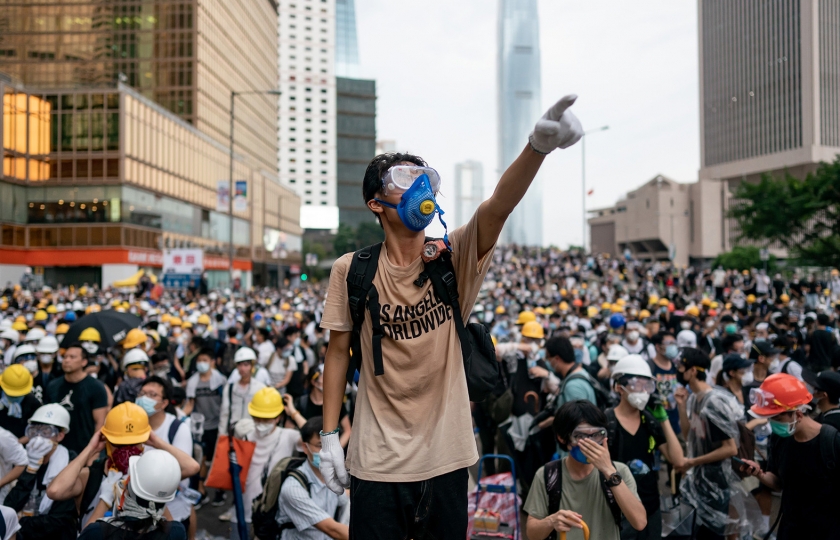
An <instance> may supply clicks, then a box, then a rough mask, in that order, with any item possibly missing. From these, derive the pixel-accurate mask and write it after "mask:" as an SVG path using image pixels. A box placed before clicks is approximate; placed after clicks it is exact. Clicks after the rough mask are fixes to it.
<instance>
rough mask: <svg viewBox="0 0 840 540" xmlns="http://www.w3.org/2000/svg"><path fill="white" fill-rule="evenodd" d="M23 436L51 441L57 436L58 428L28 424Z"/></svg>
mask: <svg viewBox="0 0 840 540" xmlns="http://www.w3.org/2000/svg"><path fill="white" fill-rule="evenodd" d="M24 434H25V435H26V436H27V437H28V438H29V439H34V438H35V437H43V438H45V439H52V438H53V437H55V436H57V435H58V428H57V427H55V426H51V425H49V424H29V425H28V426H26V430H25V431H24Z"/></svg>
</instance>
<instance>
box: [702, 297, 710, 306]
mask: <svg viewBox="0 0 840 540" xmlns="http://www.w3.org/2000/svg"><path fill="white" fill-rule="evenodd" d="M700 304H701V305H704V306H710V305H711V304H712V299H711V298H704V299H703V300H701V301H700Z"/></svg>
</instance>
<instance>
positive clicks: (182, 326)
mask: <svg viewBox="0 0 840 540" xmlns="http://www.w3.org/2000/svg"><path fill="white" fill-rule="evenodd" d="M192 327H193V324H192V323H191V322H190V321H184V322H183V323H182V324H181V328H192Z"/></svg>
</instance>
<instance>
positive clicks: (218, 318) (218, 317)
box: [216, 313, 225, 322]
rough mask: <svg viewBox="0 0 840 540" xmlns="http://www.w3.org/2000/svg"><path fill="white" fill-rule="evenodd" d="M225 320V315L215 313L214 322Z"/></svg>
mask: <svg viewBox="0 0 840 540" xmlns="http://www.w3.org/2000/svg"><path fill="white" fill-rule="evenodd" d="M223 320H225V316H224V315H223V314H221V313H216V322H222V321H223Z"/></svg>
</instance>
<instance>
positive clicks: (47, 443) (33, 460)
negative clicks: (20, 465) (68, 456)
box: [26, 437, 55, 473]
mask: <svg viewBox="0 0 840 540" xmlns="http://www.w3.org/2000/svg"><path fill="white" fill-rule="evenodd" d="M54 447H55V445H54V443H53V442H52V441H51V440H49V439H47V438H45V437H34V438H32V439H31V440H30V441H29V442H28V443H26V456H27V457H28V458H29V466H28V467H27V468H26V470H28V471H29V472H31V473H36V472H38V469H40V468H41V464H43V463H44V456H46V455H47V454H49V453H50V451H51V450H52V449H53V448H54Z"/></svg>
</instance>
